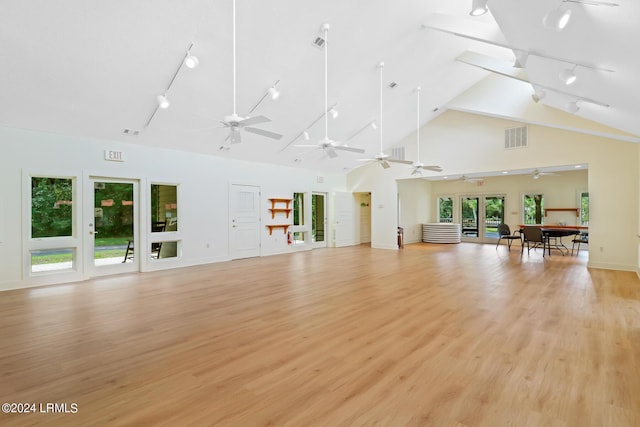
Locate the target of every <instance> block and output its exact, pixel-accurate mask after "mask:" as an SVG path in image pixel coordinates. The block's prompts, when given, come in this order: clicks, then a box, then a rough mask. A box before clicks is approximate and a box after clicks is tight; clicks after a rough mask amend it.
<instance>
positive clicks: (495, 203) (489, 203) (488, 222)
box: [482, 196, 504, 241]
mask: <svg viewBox="0 0 640 427" xmlns="http://www.w3.org/2000/svg"><path fill="white" fill-rule="evenodd" d="M483 203H484V230H483V236H482V237H483V238H484V240H485V241H492V240H495V239H498V238H499V237H500V236H499V235H498V224H500V223H502V222H504V196H485V197H484V200H483Z"/></svg>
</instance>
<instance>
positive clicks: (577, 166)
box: [574, 165, 582, 169]
mask: <svg viewBox="0 0 640 427" xmlns="http://www.w3.org/2000/svg"><path fill="white" fill-rule="evenodd" d="M581 167H582V165H575V166H574V168H576V169H580V168H581Z"/></svg>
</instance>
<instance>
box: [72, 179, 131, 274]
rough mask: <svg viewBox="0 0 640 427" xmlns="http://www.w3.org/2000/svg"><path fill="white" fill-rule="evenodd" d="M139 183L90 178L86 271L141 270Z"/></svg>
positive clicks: (86, 230)
mask: <svg viewBox="0 0 640 427" xmlns="http://www.w3.org/2000/svg"><path fill="white" fill-rule="evenodd" d="M138 187H139V185H138V181H135V180H127V179H118V178H102V177H90V178H89V185H87V186H86V191H87V192H86V193H85V196H86V197H85V201H86V202H85V214H84V217H85V218H86V219H85V225H84V227H85V228H84V231H83V232H84V242H85V257H84V260H85V271H87V272H88V273H89V275H90V276H92V277H94V276H103V275H107V274H120V273H130V272H135V271H140V257H141V254H144V250H142V248H141V247H140V245H139V236H140V234H139V231H138V230H139V226H138V222H139V217H140V215H139V207H138V191H139V190H138Z"/></svg>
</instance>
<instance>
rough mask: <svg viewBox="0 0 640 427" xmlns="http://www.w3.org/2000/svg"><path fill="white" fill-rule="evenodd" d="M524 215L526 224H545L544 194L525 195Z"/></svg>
mask: <svg viewBox="0 0 640 427" xmlns="http://www.w3.org/2000/svg"><path fill="white" fill-rule="evenodd" d="M523 213H524V223H525V224H543V223H544V198H543V196H542V194H525V195H524V206H523Z"/></svg>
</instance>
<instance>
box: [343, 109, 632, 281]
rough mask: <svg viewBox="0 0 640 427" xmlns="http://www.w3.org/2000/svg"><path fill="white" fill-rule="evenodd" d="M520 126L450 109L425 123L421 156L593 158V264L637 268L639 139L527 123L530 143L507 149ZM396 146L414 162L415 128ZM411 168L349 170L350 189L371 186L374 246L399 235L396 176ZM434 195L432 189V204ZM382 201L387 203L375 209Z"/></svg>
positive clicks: (458, 163) (468, 161)
mask: <svg viewBox="0 0 640 427" xmlns="http://www.w3.org/2000/svg"><path fill="white" fill-rule="evenodd" d="M516 126H521V123H518V122H512V121H508V120H502V119H496V118H491V117H485V116H479V115H474V114H467V113H462V112H456V111H447V112H446V113H443V114H442V115H440V116H439V117H438V118H436V119H434V120H433V121H432V122H430V123H428V124H427V125H425V126H424V127H423V128H422V129H421V132H420V138H421V144H420V154H421V159H420V160H421V161H422V162H424V163H428V164H438V165H440V166H442V167H443V168H444V169H445V171H444V172H442V173H441V175H444V174H451V175H453V174H470V173H480V174H481V173H483V172H492V171H502V170H510V169H511V170H515V169H527V168H531V169H533V168H541V167H545V166H560V165H571V164H576V163H582V164H588V165H589V172H588V183H589V194H590V202H591V205H590V224H589V240H590V244H589V247H590V251H589V252H590V258H589V266H591V267H599V268H612V269H622V270H631V271H636V269H637V266H638V242H637V234H638V191H639V182H638V158H639V157H638V145H637V144H635V143H630V142H624V141H618V140H614V139H609V138H604V137H601V136H593V135H588V134H583V133H577V132H570V131H566V130H560V129H554V128H547V127H541V126H535V125H530V126H529V147H528V148H526V149H521V150H505V149H504V148H503V141H504V129H506V128H510V127H516ZM397 146H405V149H406V158H407V159H410V160H413V157H414V155H415V134H412V135H409V136H408V137H407V138H405V139H404V140H403V141H401V142H400V143H399V144H397ZM409 174H410V169H408V168H406V167H403V166H396V165H393V166H392V167H391V168H390V169H387V170H382V169H381V168H380V167H379V166H378V165H368V166H366V167H361V168H358V169H356V170H354V171H352V172H351V173H350V174H349V176H348V178H347V185H348V188H349V189H350V190H351V191H371V193H372V198H373V199H374V200H373V209H372V223H373V224H374V228H377V229H379V230H384V231H385V232H384V233H382V232H380V233H375V232H374V233H373V235H372V242H371V245H372V247H386V246H388V245H390V244H391V243H392V242H393V239H394V236H393V233H392V231H389V230H393V229H394V228H395V225H396V224H397V218H396V215H395V208H394V206H393V204H394V200H395V199H396V197H397V188H396V185H395V180H396V179H404V178H406V177H408V176H409ZM424 174H425V176H429V175H433V176H435V175H436V174H437V173H435V172H429V171H425V172H424ZM545 178H546V177H545ZM541 179H542V178H541ZM435 197H436V195H435V194H431V202H432V203H435ZM379 203H380V204H383V205H385V208H384V209H381V208H378V204H379ZM552 203H555V202H552ZM549 207H551V205H549ZM508 209H509V211H512V209H513V208H512V207H509V208H508ZM509 221H512V219H509ZM600 248H602V250H600ZM594 249H595V250H594Z"/></svg>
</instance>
